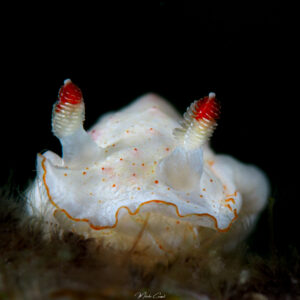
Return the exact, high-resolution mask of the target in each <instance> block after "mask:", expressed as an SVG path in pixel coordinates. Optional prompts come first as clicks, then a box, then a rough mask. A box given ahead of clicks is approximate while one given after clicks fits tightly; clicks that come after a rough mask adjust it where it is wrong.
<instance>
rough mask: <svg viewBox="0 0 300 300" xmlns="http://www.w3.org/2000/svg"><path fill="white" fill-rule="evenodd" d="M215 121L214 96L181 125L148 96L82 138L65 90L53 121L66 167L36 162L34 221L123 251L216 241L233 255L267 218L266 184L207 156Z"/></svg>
mask: <svg viewBox="0 0 300 300" xmlns="http://www.w3.org/2000/svg"><path fill="white" fill-rule="evenodd" d="M219 114H220V108H219V103H218V102H217V100H216V96H215V94H214V93H210V94H209V96H208V97H204V98H203V99H200V100H197V101H195V102H193V103H192V104H191V106H190V107H189V108H188V109H187V112H186V113H185V114H184V117H183V119H182V118H181V117H180V115H178V113H177V112H176V111H175V110H174V109H173V108H172V107H171V106H170V105H169V104H168V103H167V102H166V101H165V100H164V99H162V98H160V97H158V96H156V95H153V94H149V95H146V96H143V97H141V98H139V99H137V100H136V101H135V102H133V103H132V104H131V105H130V106H128V107H126V108H124V109H122V110H121V111H120V112H116V113H111V114H108V115H105V116H103V117H102V118H100V120H99V121H98V122H97V123H96V125H95V126H94V127H93V128H92V129H91V130H90V131H89V132H86V131H85V130H84V129H83V119H84V102H83V98H82V94H81V91H80V89H79V88H77V87H76V86H75V85H74V84H73V83H72V82H71V81H70V80H67V81H65V83H64V86H63V87H62V88H61V90H60V92H59V101H58V102H57V103H56V104H55V105H54V109H53V116H52V128H53V132H54V134H55V135H56V136H57V137H58V138H59V140H60V142H61V144H62V147H63V157H62V158H60V157H59V156H58V155H56V154H54V153H53V152H51V151H47V152H46V153H44V154H39V155H38V157H37V178H36V180H35V182H34V184H33V185H32V187H31V188H30V189H29V191H28V193H27V195H28V199H29V200H28V211H29V212H30V213H31V214H36V215H38V214H40V215H42V216H43V217H44V218H45V219H46V220H47V221H48V224H57V225H58V226H60V227H61V228H62V229H63V230H71V231H74V232H77V233H78V234H82V235H84V236H86V237H95V238H97V239H99V240H101V241H102V242H103V243H104V244H105V245H107V246H109V247H113V248H116V249H120V250H133V249H134V250H135V251H144V252H145V253H149V254H151V255H152V254H157V255H158V256H159V255H168V254H170V255H171V254H178V253H185V252H189V251H191V250H194V249H201V247H202V248H203V247H204V245H205V244H206V242H205V241H207V239H209V238H211V237H212V236H214V239H215V237H220V239H222V240H223V241H224V237H226V239H227V242H226V243H225V242H224V247H229V248H230V247H233V246H234V245H235V244H236V243H237V242H238V241H239V240H240V239H242V238H243V237H244V236H246V235H247V233H248V232H249V230H250V229H251V228H252V227H253V224H254V221H255V220H256V218H257V215H258V213H259V212H260V211H261V210H262V209H263V207H264V205H265V202H266V198H267V194H268V183H267V179H266V177H265V176H264V174H263V173H262V172H261V171H260V170H258V169H257V168H256V167H254V166H248V165H244V164H242V163H240V162H238V161H236V160H235V159H233V158H231V157H229V156H224V155H216V154H214V153H213V152H212V151H211V150H210V149H209V146H208V143H207V142H208V140H209V138H210V137H211V135H212V133H213V130H214V129H215V127H216V120H217V119H218V117H219ZM225 232H227V234H225ZM213 233H214V234H213Z"/></svg>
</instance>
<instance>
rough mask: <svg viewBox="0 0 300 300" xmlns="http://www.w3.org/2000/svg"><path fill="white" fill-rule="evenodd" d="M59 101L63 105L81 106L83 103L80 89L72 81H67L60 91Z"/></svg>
mask: <svg viewBox="0 0 300 300" xmlns="http://www.w3.org/2000/svg"><path fill="white" fill-rule="evenodd" d="M59 101H60V102H61V103H70V104H79V103H81V101H82V93H81V90H80V88H79V87H78V86H77V85H75V84H74V83H73V82H72V81H71V80H70V79H67V80H65V82H64V85H63V86H62V87H61V88H60V90H59Z"/></svg>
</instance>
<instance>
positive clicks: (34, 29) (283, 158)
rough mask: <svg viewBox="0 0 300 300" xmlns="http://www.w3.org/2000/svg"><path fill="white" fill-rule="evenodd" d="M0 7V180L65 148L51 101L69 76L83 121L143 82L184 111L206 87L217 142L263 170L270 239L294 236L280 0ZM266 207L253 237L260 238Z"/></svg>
mask: <svg viewBox="0 0 300 300" xmlns="http://www.w3.org/2000/svg"><path fill="white" fill-rule="evenodd" d="M34 9H38V11H36V10H35V11H34ZM6 12H7V14H8V16H9V17H8V18H7V21H6V22H5V23H4V27H3V29H4V31H3V32H4V36H3V37H2V50H4V52H5V54H4V55H3V56H2V59H1V60H2V68H1V72H2V75H3V78H2V80H1V83H2V88H1V89H2V97H1V98H2V100H1V129H2V130H1V132H2V135H1V154H2V155H1V158H2V163H1V165H2V170H1V185H4V184H5V183H6V182H7V181H9V182H11V183H12V185H13V186H14V187H16V188H17V190H18V191H20V193H21V192H22V191H23V190H24V188H25V187H26V185H27V184H28V180H30V179H32V178H34V176H35V173H34V170H35V157H36V153H38V152H41V151H44V150H47V149H51V150H52V151H54V152H56V153H60V145H59V142H58V140H57V139H56V138H55V137H53V135H52V133H51V110H52V105H53V103H54V102H55V101H56V99H57V93H58V89H59V88H60V86H61V85H62V83H63V80H64V79H66V78H71V79H72V81H73V82H74V83H76V84H77V85H78V86H79V87H80V88H81V89H82V91H83V94H84V98H85V103H86V122H85V127H86V128H89V127H90V126H91V125H92V124H93V123H94V122H95V121H96V120H97V118H98V117H99V116H100V115H101V114H103V113H105V112H107V111H110V110H117V109H119V108H120V107H122V106H124V105H126V104H128V103H129V102H130V101H132V100H133V99H134V98H136V97H137V96H139V95H141V94H143V93H146V92H155V93H158V94H160V95H162V96H164V97H165V98H167V99H168V100H169V101H170V102H171V103H173V104H174V106H175V107H176V108H177V109H178V110H179V111H180V112H182V113H183V112H184V111H185V109H186V107H187V106H188V105H189V104H190V102H191V101H193V100H194V99H198V98H200V97H203V96H205V95H207V94H208V92H210V91H213V92H216V94H217V98H218V99H219V100H220V102H221V104H222V117H221V119H220V122H219V127H218V129H217V131H216V132H215V134H214V137H213V139H212V146H213V148H214V149H215V150H216V151H217V152H222V153H228V154H231V155H232V156H234V157H236V158H238V159H240V160H242V161H244V162H248V163H253V164H256V165H258V166H259V167H260V168H261V169H262V170H264V171H265V172H266V173H267V175H268V177H269V179H270V182H271V187H272V191H271V196H272V197H273V198H274V199H275V208H274V214H275V237H276V242H277V244H278V245H279V246H280V247H282V246H286V245H289V244H295V243H296V242H297V240H298V238H297V233H296V231H297V225H296V224H297V223H296V222H297V219H298V209H299V207H300V206H299V204H298V202H299V199H298V193H297V177H296V176H298V175H297V172H296V168H297V167H296V162H297V156H296V149H295V147H296V146H295V145H294V142H295V140H296V136H295V135H294V128H295V123H296V107H294V102H293V99H294V98H295V95H293V92H292V90H291V89H289V86H291V85H292V83H291V82H288V84H287V77H288V75H289V71H288V66H289V62H288V61H289V55H290V49H289V48H288V47H287V44H286V43H285V41H284V38H283V36H284V32H283V29H282V24H281V19H280V5H279V1H272V2H271V1H270V2H267V1H265V2H263V1H260V2H251V3H250V2H247V3H243V4H241V3H233V2H230V3H228V2H226V3H225V1H224V3H223V4H219V3H217V2H210V3H209V4H205V5H203V4H202V3H201V2H198V3H195V2H190V1H186V2H185V3H184V4H181V5H180V4H176V5H174V4H172V3H170V2H168V1H153V2H149V3H147V2H144V3H143V5H141V4H138V5H136V4H131V5H129V4H128V3H126V4H123V5H122V6H119V5H118V4H116V3H115V4H112V5H111V7H108V6H106V7H104V6H103V5H102V6H100V7H96V6H92V5H90V6H89V5H85V6H84V7H83V6H82V5H78V6H74V3H70V4H69V5H67V7H60V6H55V7H54V6H50V5H49V6H48V7H46V6H45V7H36V6H32V7H29V6H28V4H27V5H26V6H25V5H24V7H18V9H17V10H16V9H15V8H10V9H8V10H7V11H6ZM298 177H299V176H298ZM8 178H10V179H8ZM263 218H264V221H263V222H262V225H260V227H259V228H260V230H259V232H258V240H259V241H260V242H261V243H266V240H268V239H269V237H268V235H269V231H268V228H267V227H268V222H267V218H268V214H267V213H265V214H264V215H263ZM264 245H265V244H264Z"/></svg>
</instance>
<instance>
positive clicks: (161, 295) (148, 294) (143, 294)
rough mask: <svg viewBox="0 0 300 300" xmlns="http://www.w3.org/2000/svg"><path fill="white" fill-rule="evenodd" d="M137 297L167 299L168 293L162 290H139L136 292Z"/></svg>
mask: <svg viewBox="0 0 300 300" xmlns="http://www.w3.org/2000/svg"><path fill="white" fill-rule="evenodd" d="M134 296H135V297H136V299H165V298H166V294H164V293H162V292H156V293H153V294H152V293H151V292H147V291H145V292H137V293H135V294H134Z"/></svg>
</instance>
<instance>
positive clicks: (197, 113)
mask: <svg viewBox="0 0 300 300" xmlns="http://www.w3.org/2000/svg"><path fill="white" fill-rule="evenodd" d="M193 113H194V118H195V119H196V120H197V121H200V120H203V119H206V120H209V121H211V120H216V119H218V118H219V116H220V104H219V102H218V101H217V99H216V95H215V94H214V93H210V94H209V96H206V97H204V98H202V99H200V100H198V101H197V102H196V103H195V106H194V110H193Z"/></svg>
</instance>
